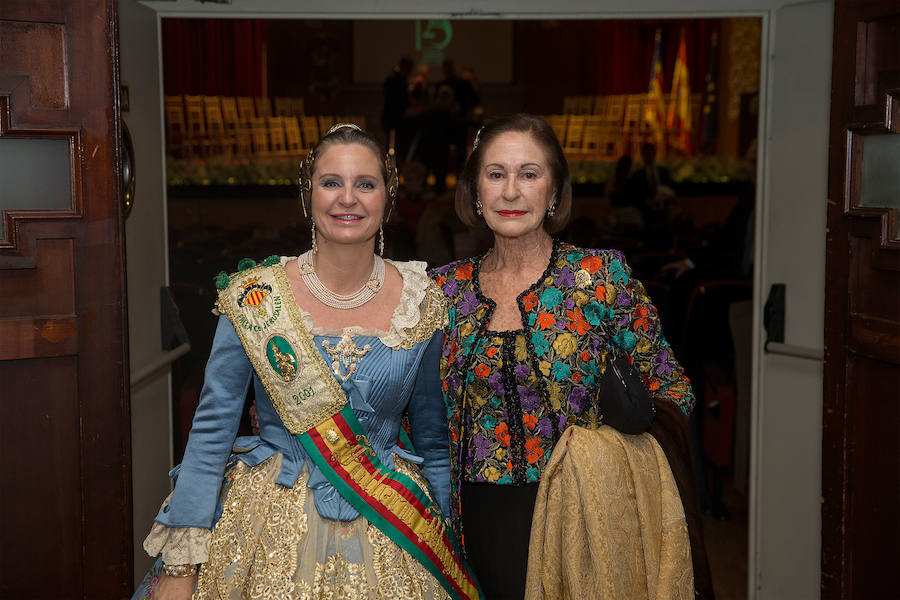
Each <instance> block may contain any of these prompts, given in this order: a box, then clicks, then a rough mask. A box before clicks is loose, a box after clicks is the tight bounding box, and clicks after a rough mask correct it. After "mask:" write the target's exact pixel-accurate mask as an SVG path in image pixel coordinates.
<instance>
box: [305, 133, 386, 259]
mask: <svg viewBox="0 0 900 600" xmlns="http://www.w3.org/2000/svg"><path fill="white" fill-rule="evenodd" d="M311 196H312V197H311V203H310V204H311V214H312V218H313V220H314V221H315V224H316V229H317V231H318V233H319V235H320V236H321V237H322V239H323V240H325V241H327V242H332V243H337V244H359V243H362V242H365V241H367V240H370V239H373V238H374V237H375V234H376V233H377V232H378V228H379V227H380V226H381V224H382V221H383V219H384V210H385V205H386V200H387V194H386V191H385V182H384V177H383V175H382V169H381V163H380V161H379V160H378V157H377V156H375V153H374V152H372V150H370V149H369V148H367V147H365V146H363V145H362V144H332V145H330V146H328V147H327V148H325V150H324V151H323V152H322V154H321V155H320V156H318V157H317V158H316V163H315V172H313V173H312V195H311Z"/></svg>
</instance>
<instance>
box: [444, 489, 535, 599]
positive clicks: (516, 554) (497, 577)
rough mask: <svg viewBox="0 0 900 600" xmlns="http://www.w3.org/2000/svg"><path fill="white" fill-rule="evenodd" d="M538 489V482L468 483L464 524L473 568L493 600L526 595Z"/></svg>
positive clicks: (464, 505) (466, 542) (464, 491)
mask: <svg viewBox="0 0 900 600" xmlns="http://www.w3.org/2000/svg"><path fill="white" fill-rule="evenodd" d="M537 491H538V484H537V483H529V484H526V485H496V484H493V483H468V482H465V481H464V482H463V483H462V486H461V488H460V494H461V500H462V526H463V535H464V536H465V544H466V552H467V554H468V558H469V566H471V567H472V570H473V571H475V575H476V577H478V581H479V583H481V587H482V589H483V590H484V594H485V597H486V598H487V599H488V600H506V599H507V598H508V599H510V600H513V599H514V600H522V598H524V597H525V575H526V572H527V568H528V540H529V538H530V536H531V518H532V515H533V514H534V502H535V499H536V498H537Z"/></svg>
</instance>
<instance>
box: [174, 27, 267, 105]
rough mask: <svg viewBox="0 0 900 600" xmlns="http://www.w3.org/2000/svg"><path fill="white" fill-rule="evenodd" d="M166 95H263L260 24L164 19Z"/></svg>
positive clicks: (262, 36) (263, 29) (263, 31)
mask: <svg viewBox="0 0 900 600" xmlns="http://www.w3.org/2000/svg"><path fill="white" fill-rule="evenodd" d="M162 41H163V65H164V67H163V89H164V90H165V92H164V93H165V94H166V95H167V96H175V95H180V94H192V95H209V96H216V95H219V96H253V97H257V96H262V95H263V68H264V65H263V46H264V44H265V28H264V21H262V20H258V19H163V22H162Z"/></svg>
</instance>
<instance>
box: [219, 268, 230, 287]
mask: <svg viewBox="0 0 900 600" xmlns="http://www.w3.org/2000/svg"><path fill="white" fill-rule="evenodd" d="M229 283H231V277H229V276H228V273H226V272H225V271H219V274H218V275H216V289H217V290H224V289H225V288H227V287H228V284H229Z"/></svg>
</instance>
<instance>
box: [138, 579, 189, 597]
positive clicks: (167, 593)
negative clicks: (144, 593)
mask: <svg viewBox="0 0 900 600" xmlns="http://www.w3.org/2000/svg"><path fill="white" fill-rule="evenodd" d="M195 587H197V576H196V575H191V576H190V577H169V576H168V575H160V576H159V582H158V583H157V584H156V587H154V588H153V593H152V594H151V595H150V598H152V600H191V594H193V593H194V588H195Z"/></svg>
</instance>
